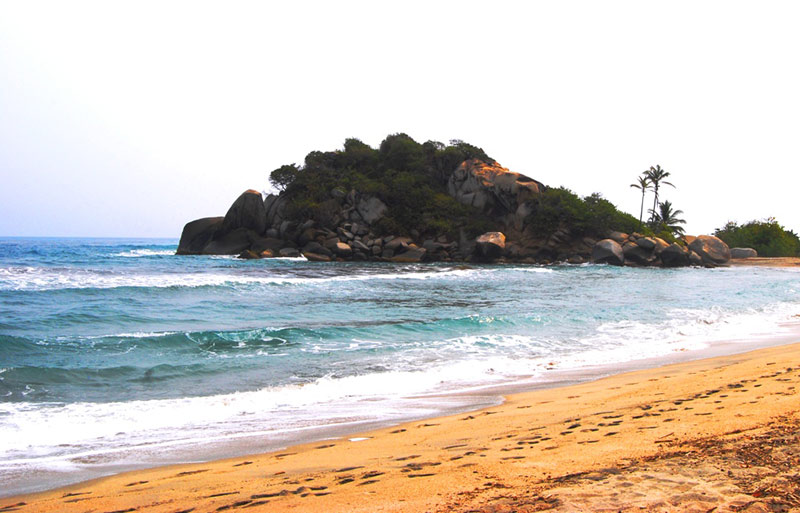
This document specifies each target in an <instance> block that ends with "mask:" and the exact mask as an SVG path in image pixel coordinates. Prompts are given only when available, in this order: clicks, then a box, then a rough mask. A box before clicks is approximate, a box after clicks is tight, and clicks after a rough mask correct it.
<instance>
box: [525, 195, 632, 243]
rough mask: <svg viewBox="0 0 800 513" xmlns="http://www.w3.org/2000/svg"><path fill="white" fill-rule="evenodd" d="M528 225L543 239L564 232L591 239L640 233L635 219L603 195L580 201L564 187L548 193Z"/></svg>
mask: <svg viewBox="0 0 800 513" xmlns="http://www.w3.org/2000/svg"><path fill="white" fill-rule="evenodd" d="M527 223H528V224H529V225H530V226H531V227H532V228H533V229H534V231H535V232H536V233H538V234H539V235H540V236H542V237H548V236H550V235H552V234H553V233H555V232H556V231H557V230H559V229H565V228H566V229H569V230H570V231H571V233H572V234H573V235H591V236H605V235H606V234H607V233H608V232H609V231H612V230H616V231H621V232H627V233H630V232H633V231H641V230H638V227H639V221H638V220H637V219H636V218H635V217H633V216H632V215H630V214H626V213H624V212H620V211H619V210H617V208H616V207H615V206H614V205H613V204H612V203H611V202H610V201H608V200H606V199H604V198H603V197H602V196H601V195H600V194H598V193H595V194H592V195H590V196H586V197H585V198H583V199H581V198H580V197H578V195H577V194H575V193H574V192H572V191H571V190H569V189H566V188H564V187H558V188H548V189H546V190H545V191H544V192H543V193H542V195H541V197H540V199H539V202H538V203H537V204H536V207H535V209H534V212H533V213H532V214H531V215H530V216H529V218H528V219H527Z"/></svg>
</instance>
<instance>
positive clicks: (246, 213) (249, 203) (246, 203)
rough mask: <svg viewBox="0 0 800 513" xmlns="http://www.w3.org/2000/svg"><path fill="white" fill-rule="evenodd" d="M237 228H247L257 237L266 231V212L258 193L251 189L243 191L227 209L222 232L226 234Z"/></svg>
mask: <svg viewBox="0 0 800 513" xmlns="http://www.w3.org/2000/svg"><path fill="white" fill-rule="evenodd" d="M238 228H247V229H249V230H253V231H254V232H256V233H257V234H259V235H260V234H262V233H264V232H265V231H266V230H267V211H266V210H265V209H264V201H263V200H262V199H261V193H260V192H258V191H256V190H253V189H249V190H246V191H244V192H243V193H242V194H241V195H239V197H238V198H236V201H234V202H233V205H231V208H229V209H228V213H227V214H225V220H224V221H223V222H222V231H223V232H225V233H227V232H232V231H233V230H236V229H238Z"/></svg>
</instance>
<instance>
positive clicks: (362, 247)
mask: <svg viewBox="0 0 800 513" xmlns="http://www.w3.org/2000/svg"><path fill="white" fill-rule="evenodd" d="M350 245H351V246H352V247H353V249H355V250H358V251H363V252H365V253H368V252H369V247H367V245H366V244H364V243H363V242H360V241H357V240H354V241H353V242H351V243H350Z"/></svg>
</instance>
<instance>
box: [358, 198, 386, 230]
mask: <svg viewBox="0 0 800 513" xmlns="http://www.w3.org/2000/svg"><path fill="white" fill-rule="evenodd" d="M356 210H357V211H358V214H359V215H360V216H361V219H363V220H364V222H365V223H367V224H372V223H374V222H375V221H377V220H378V219H380V218H381V217H383V215H384V214H385V213H386V211H387V210H389V207H387V206H386V204H385V203H384V202H382V201H381V200H379V199H378V198H376V197H374V196H362V197H361V198H359V200H358V204H357V205H356Z"/></svg>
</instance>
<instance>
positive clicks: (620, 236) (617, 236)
mask: <svg viewBox="0 0 800 513" xmlns="http://www.w3.org/2000/svg"><path fill="white" fill-rule="evenodd" d="M608 238H609V239H611V240H613V241H614V242H616V243H617V244H624V243H625V241H626V240H628V234H627V233H622V232H611V233H609V234H608Z"/></svg>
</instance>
